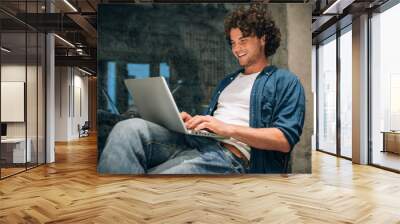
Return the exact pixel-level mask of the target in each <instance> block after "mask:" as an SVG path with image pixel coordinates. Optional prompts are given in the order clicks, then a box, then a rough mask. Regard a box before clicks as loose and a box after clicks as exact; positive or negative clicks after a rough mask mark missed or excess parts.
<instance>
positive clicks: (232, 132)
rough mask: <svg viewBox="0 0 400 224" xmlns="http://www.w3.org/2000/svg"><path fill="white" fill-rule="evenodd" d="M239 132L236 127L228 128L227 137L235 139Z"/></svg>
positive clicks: (230, 126)
mask: <svg viewBox="0 0 400 224" xmlns="http://www.w3.org/2000/svg"><path fill="white" fill-rule="evenodd" d="M236 132H237V126H236V125H232V124H231V125H229V126H228V128H227V135H228V137H233V136H235V135H236Z"/></svg>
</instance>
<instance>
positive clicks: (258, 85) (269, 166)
mask: <svg viewBox="0 0 400 224" xmlns="http://www.w3.org/2000/svg"><path fill="white" fill-rule="evenodd" d="M243 71H244V70H243V69H240V70H238V71H236V72H234V73H232V74H229V75H227V76H226V77H225V78H224V79H222V80H221V81H220V82H219V84H218V85H217V87H216V89H215V90H214V93H213V95H212V97H211V102H210V104H209V106H208V109H207V111H206V112H205V114H206V115H213V113H214V111H215V110H216V109H217V104H218V98H219V95H220V94H221V92H222V91H223V90H224V89H225V87H227V86H228V85H229V84H230V83H231V82H232V81H233V80H234V79H235V78H236V76H237V75H238V74H239V73H240V72H243ZM249 112H250V114H249V122H250V124H249V126H250V127H253V128H269V127H275V128H278V129H280V130H281V131H282V132H283V134H284V135H285V137H286V139H287V140H288V142H289V144H290V146H291V150H290V152H289V153H283V152H279V151H275V150H274V149H270V150H261V149H257V148H253V147H252V148H251V153H250V154H251V158H250V170H249V172H250V173H287V172H289V171H290V170H289V161H290V153H291V151H292V149H293V147H294V146H295V144H296V143H297V142H298V141H299V139H300V135H301V133H302V130H303V125H304V112H305V96H304V89H303V86H302V84H301V82H300V80H299V78H298V77H297V76H296V75H294V74H293V73H291V72H290V71H288V70H284V69H278V68H276V67H275V66H267V67H265V68H264V69H263V71H262V72H261V73H260V74H259V75H258V76H257V78H256V80H255V82H254V84H253V87H252V90H251V95H250V111H249Z"/></svg>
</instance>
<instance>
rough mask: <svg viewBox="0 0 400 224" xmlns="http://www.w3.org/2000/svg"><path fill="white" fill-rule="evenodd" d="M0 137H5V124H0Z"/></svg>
mask: <svg viewBox="0 0 400 224" xmlns="http://www.w3.org/2000/svg"><path fill="white" fill-rule="evenodd" d="M1 136H2V137H3V136H7V124H6V123H1Z"/></svg>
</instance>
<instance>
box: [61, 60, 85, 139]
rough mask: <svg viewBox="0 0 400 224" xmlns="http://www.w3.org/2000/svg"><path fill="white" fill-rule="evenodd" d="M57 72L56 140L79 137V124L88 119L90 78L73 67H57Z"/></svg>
mask: <svg viewBox="0 0 400 224" xmlns="http://www.w3.org/2000/svg"><path fill="white" fill-rule="evenodd" d="M55 73H56V84H55V85H56V91H55V112H56V113H55V123H56V132H55V140H56V141H69V140H73V139H77V138H78V137H79V135H78V134H79V133H78V124H80V125H81V126H82V125H83V124H84V122H85V121H87V120H88V78H87V77H86V76H83V75H84V74H83V73H82V72H80V71H79V70H78V69H76V68H72V67H56V72H55ZM79 101H80V102H79ZM80 106H81V108H79V107H80ZM80 109H81V111H80Z"/></svg>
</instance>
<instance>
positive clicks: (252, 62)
mask: <svg viewBox="0 0 400 224" xmlns="http://www.w3.org/2000/svg"><path fill="white" fill-rule="evenodd" d="M230 39H231V46H232V53H233V55H234V56H235V57H236V58H237V60H238V62H239V64H240V66H242V67H243V68H244V69H245V74H251V73H255V72H259V71H261V70H262V69H263V68H264V67H265V66H267V65H268V61H267V58H266V56H265V54H264V47H265V38H264V37H262V38H258V37H257V36H255V35H250V36H247V37H245V36H243V33H242V31H241V30H240V29H239V28H234V29H231V31H230Z"/></svg>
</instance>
